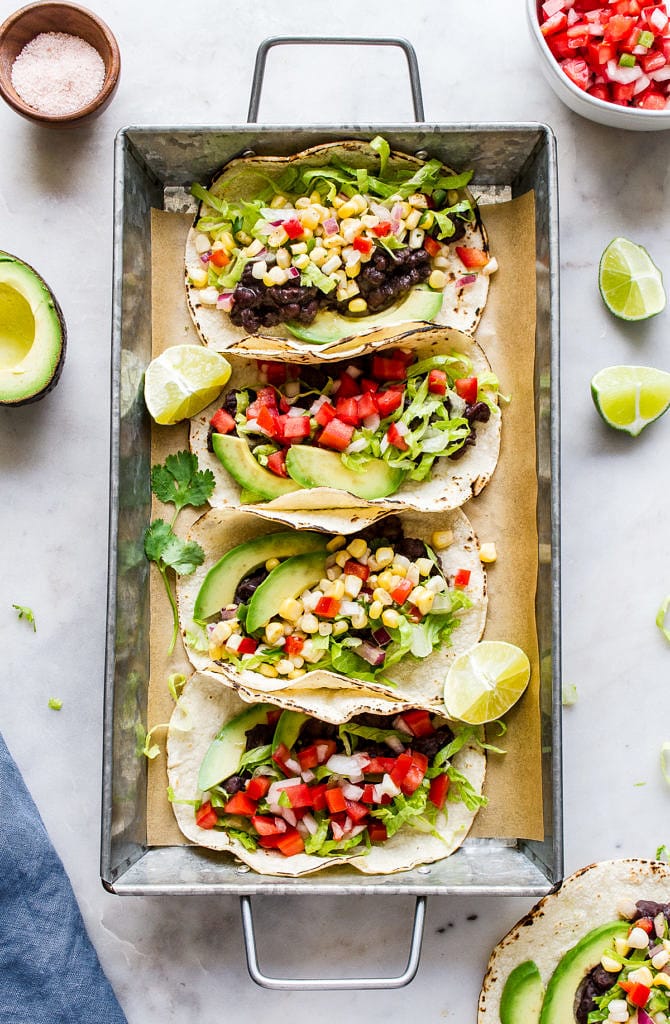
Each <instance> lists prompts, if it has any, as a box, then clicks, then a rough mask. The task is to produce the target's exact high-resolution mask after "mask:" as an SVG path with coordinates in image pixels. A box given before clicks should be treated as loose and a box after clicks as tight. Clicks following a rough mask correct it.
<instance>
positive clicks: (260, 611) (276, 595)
mask: <svg viewBox="0 0 670 1024" xmlns="http://www.w3.org/2000/svg"><path fill="white" fill-rule="evenodd" d="M275 536H276V535H275ZM275 557H277V555H276V553H275ZM327 557H328V551H327V550H326V549H325V547H324V549H323V550H322V551H312V552H310V553H309V554H305V555H295V556H294V557H293V558H287V559H286V561H285V562H281V563H280V564H279V565H278V566H277V568H276V569H273V570H272V572H271V573H270V575H269V576H268V577H267V579H264V580H263V582H262V583H261V585H260V586H259V587H257V588H256V590H255V591H254V594H253V597H252V598H251V600H250V601H249V609H248V611H247V623H246V625H247V632H249V633H253V632H254V631H255V630H257V629H259V628H260V627H261V626H264V625H265V624H266V623H267V622H269V621H270V619H271V618H273V616H275V615H276V614H277V612H278V611H279V608H280V606H281V605H282V604H283V602H284V601H287V600H290V599H291V598H293V597H297V596H298V594H301V593H302V591H303V590H306V589H307V588H308V587H312V586H314V584H315V583H318V582H319V580H320V579H323V576H324V574H325V571H326V559H327Z"/></svg>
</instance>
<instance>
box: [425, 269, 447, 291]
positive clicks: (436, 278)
mask: <svg viewBox="0 0 670 1024" xmlns="http://www.w3.org/2000/svg"><path fill="white" fill-rule="evenodd" d="M446 283H447V277H446V274H445V273H444V271H442V270H434V271H433V272H432V274H431V275H430V277H429V278H428V284H429V285H430V287H431V288H434V289H435V290H436V291H441V290H442V289H443V288H444V286H445V285H446Z"/></svg>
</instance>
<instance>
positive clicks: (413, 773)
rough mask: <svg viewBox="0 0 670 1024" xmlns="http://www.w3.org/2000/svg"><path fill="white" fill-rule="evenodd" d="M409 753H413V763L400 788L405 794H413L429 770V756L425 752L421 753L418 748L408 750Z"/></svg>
mask: <svg viewBox="0 0 670 1024" xmlns="http://www.w3.org/2000/svg"><path fill="white" fill-rule="evenodd" d="M408 753H409V754H410V755H411V758H412V763H411V764H410V766H409V768H408V769H407V772H406V774H405V777H404V779H403V780H402V782H401V783H400V788H401V790H402V791H403V793H404V794H405V796H411V795H412V793H414V792H415V790H417V789H418V788H419V786H420V785H421V783H422V782H423V778H424V775H425V774H426V772H427V770H428V758H427V757H426V755H425V754H421V753H420V752H419V751H418V750H414V751H408Z"/></svg>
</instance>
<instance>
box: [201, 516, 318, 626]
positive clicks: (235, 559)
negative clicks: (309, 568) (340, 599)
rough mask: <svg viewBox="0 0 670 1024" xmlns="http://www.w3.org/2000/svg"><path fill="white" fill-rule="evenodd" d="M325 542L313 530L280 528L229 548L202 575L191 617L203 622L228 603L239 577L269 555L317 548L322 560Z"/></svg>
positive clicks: (277, 556) (283, 556)
mask: <svg viewBox="0 0 670 1024" xmlns="http://www.w3.org/2000/svg"><path fill="white" fill-rule="evenodd" d="M327 542H328V538H327V537H326V536H325V535H324V534H323V533H317V532H316V531H315V530H282V531H280V532H278V533H265V534H263V535H262V536H261V537H254V539H253V540H248V541H246V542H245V543H244V544H238V545H237V546H236V547H234V548H231V550H230V551H227V552H226V554H225V555H224V556H223V557H222V558H220V559H219V561H218V562H217V563H216V564H215V565H213V566H212V568H211V569H210V570H209V572H208V573H207V575H206V576H205V579H204V580H203V584H202V586H201V587H200V590H199V591H198V596H197V597H196V599H195V607H194V609H193V617H194V619H195V620H196V621H197V622H204V621H205V620H206V619H208V618H209V617H210V616H211V615H216V613H217V612H219V611H221V609H222V608H225V607H226V605H229V604H232V603H233V601H234V598H235V591H236V590H237V585H238V583H239V582H240V580H243V579H244V577H245V576H248V575H249V573H250V572H253V570H254V569H257V568H258V567H259V566H260V565H263V563H264V562H267V560H268V559H269V558H287V557H289V556H291V555H299V554H302V553H304V552H307V551H320V552H322V553H323V558H324V559H325V557H326V554H327V551H326V544H327ZM270 575H272V573H271V574H270ZM269 578H270V577H268V579H269ZM319 578H320V577H319ZM265 582H267V580H266V581H265ZM258 589H259V590H260V587H259V588H258Z"/></svg>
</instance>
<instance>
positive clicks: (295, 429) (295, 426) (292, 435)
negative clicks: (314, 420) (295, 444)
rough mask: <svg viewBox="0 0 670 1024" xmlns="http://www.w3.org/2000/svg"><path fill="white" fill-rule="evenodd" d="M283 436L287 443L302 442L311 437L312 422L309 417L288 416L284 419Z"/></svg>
mask: <svg viewBox="0 0 670 1024" xmlns="http://www.w3.org/2000/svg"><path fill="white" fill-rule="evenodd" d="M282 427H283V430H282V436H283V439H284V440H285V441H301V440H302V439H303V438H305V437H309V433H310V429H311V428H310V422H309V416H286V417H282Z"/></svg>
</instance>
